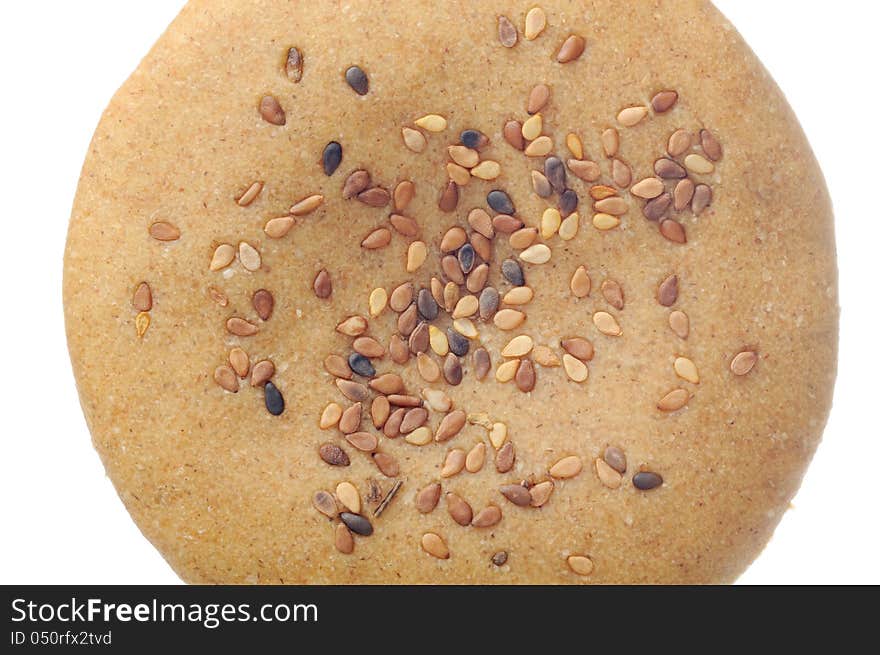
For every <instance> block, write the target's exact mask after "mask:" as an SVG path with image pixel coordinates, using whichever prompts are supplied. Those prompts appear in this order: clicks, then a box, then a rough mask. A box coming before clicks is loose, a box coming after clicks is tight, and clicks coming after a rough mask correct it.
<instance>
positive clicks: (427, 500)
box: [416, 482, 441, 514]
mask: <svg viewBox="0 0 880 655" xmlns="http://www.w3.org/2000/svg"><path fill="white" fill-rule="evenodd" d="M440 491H441V490H440V484H439V483H437V482H432V483H431V484H429V485H428V486H426V487H424V488H423V489H421V491H419V493H418V494H416V509H417V510H418V511H419V512H421V513H422V514H428V513H429V512H431V511H433V510H434V508H435V507H437V503H438V502H439V501H440Z"/></svg>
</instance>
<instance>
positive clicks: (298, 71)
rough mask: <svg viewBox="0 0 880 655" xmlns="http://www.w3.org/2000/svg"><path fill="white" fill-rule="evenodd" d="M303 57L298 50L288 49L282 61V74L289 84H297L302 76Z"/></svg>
mask: <svg viewBox="0 0 880 655" xmlns="http://www.w3.org/2000/svg"><path fill="white" fill-rule="evenodd" d="M303 63H304V62H303V56H302V52H300V50H299V48H290V49H289V50H288V51H287V57H286V58H285V60H284V72H285V73H286V74H287V79H289V80H290V81H291V82H299V81H300V80H301V79H302V76H303Z"/></svg>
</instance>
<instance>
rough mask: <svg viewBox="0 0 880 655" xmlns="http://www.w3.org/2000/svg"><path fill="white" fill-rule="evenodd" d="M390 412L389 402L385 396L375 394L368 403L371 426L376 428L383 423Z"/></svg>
mask: <svg viewBox="0 0 880 655" xmlns="http://www.w3.org/2000/svg"><path fill="white" fill-rule="evenodd" d="M390 414H391V403H389V402H388V398H386V397H385V396H376V397H375V398H373V402H372V403H371V404H370V419H371V420H372V421H373V427H374V428H376V429H377V430H378V429H380V428H381V427H382V426H383V425H385V421H387V420H388V416H389V415H390Z"/></svg>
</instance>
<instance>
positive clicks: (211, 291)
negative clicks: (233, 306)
mask: <svg viewBox="0 0 880 655" xmlns="http://www.w3.org/2000/svg"><path fill="white" fill-rule="evenodd" d="M207 294H208V297H209V298H210V299H211V300H213V301H214V302H215V303H217V304H218V305H220V306H221V307H226V306H227V305H228V304H229V298H227V297H226V294H225V293H223V292H222V291H220V289H218V288H217V287H208V289H207Z"/></svg>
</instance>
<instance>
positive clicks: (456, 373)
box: [443, 353, 463, 386]
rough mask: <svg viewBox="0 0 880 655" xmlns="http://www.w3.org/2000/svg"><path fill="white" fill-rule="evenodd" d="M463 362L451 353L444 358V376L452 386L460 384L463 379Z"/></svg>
mask: <svg viewBox="0 0 880 655" xmlns="http://www.w3.org/2000/svg"><path fill="white" fill-rule="evenodd" d="M462 375H463V374H462V370H461V362H460V361H459V359H458V357H456V356H455V355H454V354H452V353H449V354H448V355H447V356H446V359H445V360H443V377H444V378H446V381H447V382H448V383H449V384H451V385H452V386H458V385H459V384H461V380H462Z"/></svg>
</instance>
